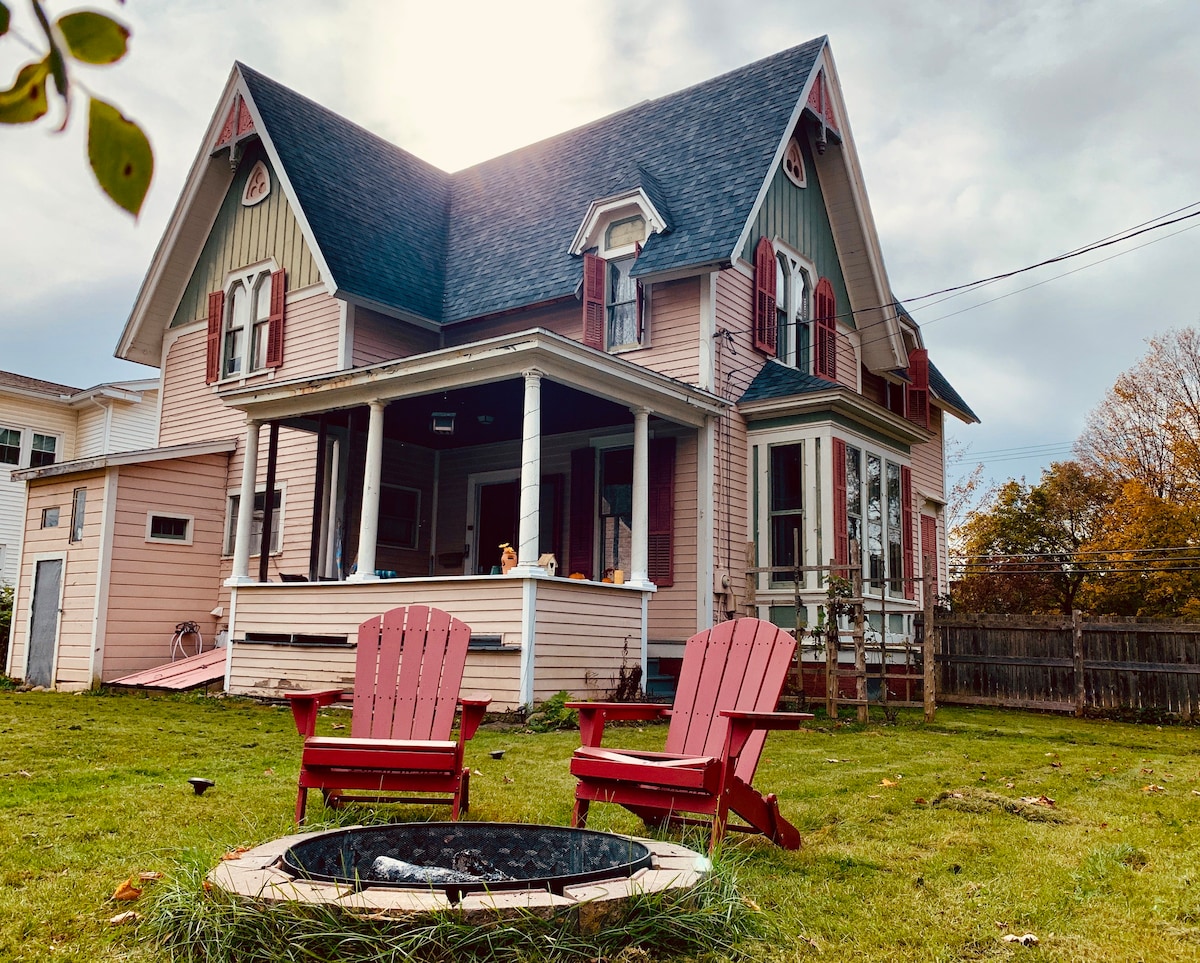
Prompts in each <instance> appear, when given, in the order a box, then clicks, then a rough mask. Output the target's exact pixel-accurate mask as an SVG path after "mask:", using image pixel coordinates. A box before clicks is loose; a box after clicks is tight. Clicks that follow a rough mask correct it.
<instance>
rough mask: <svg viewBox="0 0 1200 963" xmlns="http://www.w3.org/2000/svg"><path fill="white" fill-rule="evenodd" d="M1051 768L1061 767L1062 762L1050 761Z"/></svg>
mask: <svg viewBox="0 0 1200 963" xmlns="http://www.w3.org/2000/svg"><path fill="white" fill-rule="evenodd" d="M1050 768H1051V769H1061V768H1062V763H1061V762H1052V763H1050Z"/></svg>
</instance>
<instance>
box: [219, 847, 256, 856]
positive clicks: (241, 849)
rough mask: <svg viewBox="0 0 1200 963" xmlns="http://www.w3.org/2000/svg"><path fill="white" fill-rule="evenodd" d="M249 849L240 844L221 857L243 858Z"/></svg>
mask: <svg viewBox="0 0 1200 963" xmlns="http://www.w3.org/2000/svg"><path fill="white" fill-rule="evenodd" d="M249 851H250V849H249V847H247V846H238V847H237V848H236V849H231V850H229V852H227V853H225V854H224V855H223V856H222V857H221V859H241V858H242V856H244V855H245V854H246V853H248V852H249Z"/></svg>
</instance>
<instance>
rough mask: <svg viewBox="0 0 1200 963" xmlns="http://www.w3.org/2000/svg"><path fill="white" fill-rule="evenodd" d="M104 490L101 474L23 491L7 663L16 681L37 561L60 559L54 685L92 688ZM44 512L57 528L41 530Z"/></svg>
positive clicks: (26, 637) (21, 674)
mask: <svg viewBox="0 0 1200 963" xmlns="http://www.w3.org/2000/svg"><path fill="white" fill-rule="evenodd" d="M107 485H108V482H107V479H106V476H105V473H104V472H99V471H97V472H88V473H86V474H80V475H74V476H72V477H70V478H53V479H47V480H45V481H41V482H33V483H30V484H29V486H28V500H27V503H26V513H25V532H26V536H25V545H24V548H23V550H22V556H21V572H20V583H19V586H18V590H17V597H16V599H15V601H14V609H13V627H14V631H13V636H12V662H11V664H12V671H13V674H14V675H15V676H18V677H24V671H25V660H26V657H27V653H28V644H29V620H30V601H31V598H32V591H33V579H34V573H35V570H36V565H37V560H38V558H39V557H40V558H45V557H50V556H58V557H61V558H62V559H63V570H62V606H61V611H60V613H59V623H58V655H57V658H56V662H55V670H54V682H55V685H56V686H58V687H60V688H64V689H86V688H88V687H89V686H90V685H91V684H92V647H93V639H94V632H93V624H94V616H95V608H96V592H97V583H98V578H99V563H100V553H101V538H102V533H103V519H104V508H105V492H106V490H107ZM77 488H84V489H86V490H87V495H86V499H85V501H86V507H85V510H84V526H83V538H82V540H81V541H78V542H71V541H70V533H71V504H72V498H73V492H74V491H75V489H77ZM46 508H57V509H58V511H59V523H58V526H57V527H55V528H42V527H41V518H42V510H43V509H46Z"/></svg>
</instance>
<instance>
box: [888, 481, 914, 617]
mask: <svg viewBox="0 0 1200 963" xmlns="http://www.w3.org/2000/svg"><path fill="white" fill-rule="evenodd" d="M912 497H913V496H912V469H911V468H906V467H905V466H904V465H901V466H900V501H901V502H902V503H903V505H902V508H901V511H900V525H901V526H902V534H901V545H902V546H903V549H904V597H905V598H906V599H915V598H916V597H917V586H916V583H915V582H914V581H913V578H914V576H915V575H916V574H917V573H916V570H915V569H914V568H913V504H912ZM889 574H890V573H889Z"/></svg>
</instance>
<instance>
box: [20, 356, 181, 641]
mask: <svg viewBox="0 0 1200 963" xmlns="http://www.w3.org/2000/svg"><path fill="white" fill-rule="evenodd" d="M158 397H159V391H158V378H148V379H139V380H136V381H117V382H113V383H111V384H102V385H96V386H95V387H94V388H87V389H80V388H72V387H70V386H68V385H60V384H55V383H54V382H51V381H41V380H39V379H38V378H29V377H26V376H25V375H20V374H16V373H14V372H12V371H0V585H15V584H16V582H17V571H18V566H19V564H20V560H21V532H22V530H23V528H24V521H25V517H24V516H25V484H24V483H23V482H20V481H14V480H13V479H12V477H11V476H12V473H13V472H14V471H19V470H20V469H22V468H39V467H43V466H46V465H52V464H55V463H56V462H61V461H71V460H74V459H78V458H90V457H93V456H96V455H104V454H111V453H112V452H118V451H134V450H137V449H140V448H150V447H152V446H153V445H154V444H155V442H156V441H157V437H158ZM69 522H70V519H69V518H60V519H55V518H47V519H44V520H43V524H59V525H67V524H69ZM0 641H6V640H0Z"/></svg>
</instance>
